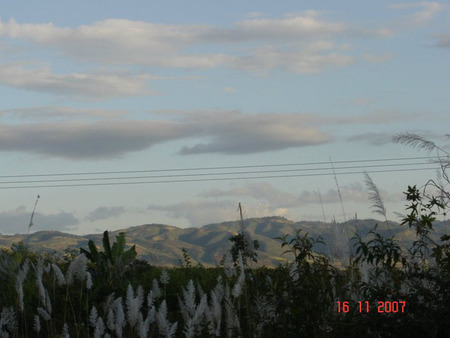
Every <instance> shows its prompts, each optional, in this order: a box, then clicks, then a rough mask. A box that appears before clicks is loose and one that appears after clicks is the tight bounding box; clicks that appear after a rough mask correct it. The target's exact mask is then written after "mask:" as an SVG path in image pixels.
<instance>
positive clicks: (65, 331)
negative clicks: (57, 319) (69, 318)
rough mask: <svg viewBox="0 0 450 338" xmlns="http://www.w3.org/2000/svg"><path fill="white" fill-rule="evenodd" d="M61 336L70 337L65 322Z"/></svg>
mask: <svg viewBox="0 0 450 338" xmlns="http://www.w3.org/2000/svg"><path fill="white" fill-rule="evenodd" d="M61 336H62V337H63V338H70V334H69V327H68V326H67V323H64V326H63V329H62V332H61Z"/></svg>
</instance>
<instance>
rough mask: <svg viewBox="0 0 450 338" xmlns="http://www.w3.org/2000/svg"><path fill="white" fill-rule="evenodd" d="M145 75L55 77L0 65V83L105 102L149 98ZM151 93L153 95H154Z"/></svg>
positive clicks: (40, 70)
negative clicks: (147, 96) (126, 98)
mask: <svg viewBox="0 0 450 338" xmlns="http://www.w3.org/2000/svg"><path fill="white" fill-rule="evenodd" d="M145 82H146V76H145V75H130V74H125V73H121V74H107V73H97V74H95V73H93V74H88V73H72V74H63V75H60V74H54V73H53V72H52V71H51V69H49V68H24V67H23V66H22V65H20V64H9V65H3V66H0V84H3V85H5V86H9V87H14V88H21V89H26V90H33V91H38V92H44V93H50V94H57V95H63V96H68V97H71V98H85V99H86V98H87V99H95V100H97V99H105V98H111V97H120V96H134V95H141V94H145V95H149V94H152V92H151V91H149V90H148V89H146V87H145ZM153 94H154V93H153Z"/></svg>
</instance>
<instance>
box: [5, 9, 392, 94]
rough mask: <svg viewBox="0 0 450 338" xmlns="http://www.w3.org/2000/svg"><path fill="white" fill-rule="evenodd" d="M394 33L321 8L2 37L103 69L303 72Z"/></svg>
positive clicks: (122, 22) (19, 28) (345, 60)
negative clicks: (230, 22) (351, 45)
mask: <svg viewBox="0 0 450 338" xmlns="http://www.w3.org/2000/svg"><path fill="white" fill-rule="evenodd" d="M389 34H391V32H389V31H388V30H386V29H384V28H379V29H372V28H364V27H352V26H350V25H348V24H347V23H344V22H336V21H333V20H329V19H326V18H323V14H322V13H320V12H317V11H305V12H301V13H291V14H289V15H287V16H285V17H283V18H261V17H254V18H252V19H248V20H243V21H239V22H236V23H235V24H234V26H232V27H231V28H228V27H226V28H223V27H216V26H211V25H186V24H185V25H170V24H157V23H151V22H143V21H132V20H126V19H108V20H103V21H97V22H94V23H92V24H88V25H82V26H78V27H75V28H68V27H57V26H55V25H53V24H51V23H49V24H30V23H23V24H21V23H17V22H16V21H14V20H12V19H11V20H9V21H0V36H3V37H7V38H9V39H11V40H23V41H26V42H29V43H31V44H32V45H31V46H29V48H30V49H32V50H36V49H39V48H44V49H45V48H46V49H48V48H51V49H53V50H54V51H56V52H57V55H58V56H59V55H60V54H61V53H62V55H65V56H70V57H72V58H74V59H76V60H84V61H89V62H97V63H101V64H102V65H118V64H119V65H128V66H133V65H146V66H157V67H168V68H212V67H221V66H223V67H230V68H234V69H244V70H256V71H258V72H260V71H269V70H271V69H273V68H276V67H279V68H281V69H284V70H285V71H288V72H294V73H299V74H303V73H317V72H321V71H323V70H325V69H326V68H327V67H329V66H331V67H343V66H348V65H350V64H352V63H353V62H354V58H353V57H352V56H350V55H347V54H344V53H343V52H344V51H345V48H343V46H345V45H348V42H344V43H340V44H336V42H335V41H333V39H335V40H336V41H337V40H338V39H339V40H341V39H352V38H355V37H360V36H365V37H380V36H381V37H384V36H387V35H389ZM314 46H315V47H314ZM205 47H206V48H205ZM212 48H213V49H212ZM211 50H213V52H211ZM252 65H254V66H252ZM47 77H48V76H47ZM133 92H134V91H133Z"/></svg>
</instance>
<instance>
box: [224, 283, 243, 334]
mask: <svg viewBox="0 0 450 338" xmlns="http://www.w3.org/2000/svg"><path fill="white" fill-rule="evenodd" d="M224 304H225V323H226V328H227V336H228V337H231V335H233V333H234V331H235V330H236V329H237V330H239V326H240V325H239V318H238V316H237V314H236V311H235V309H234V307H233V305H232V304H233V302H232V301H231V297H230V288H229V286H228V285H226V286H225V293H224Z"/></svg>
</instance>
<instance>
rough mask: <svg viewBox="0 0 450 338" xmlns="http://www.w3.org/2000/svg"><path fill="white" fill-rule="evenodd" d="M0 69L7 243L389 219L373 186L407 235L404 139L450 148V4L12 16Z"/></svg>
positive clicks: (408, 165) (172, 3) (252, 3)
mask: <svg viewBox="0 0 450 338" xmlns="http://www.w3.org/2000/svg"><path fill="white" fill-rule="evenodd" d="M0 53H1V54H0V96H1V98H2V100H1V102H0V161H1V166H0V176H1V178H0V233H3V234H14V233H26V232H27V231H28V229H29V224H30V220H31V215H32V212H33V209H34V207H35V212H34V214H33V222H32V227H31V229H30V231H31V232H36V231H41V230H58V231H64V232H69V233H73V234H90V233H99V232H102V231H104V230H117V229H126V228H128V227H131V226H137V225H141V224H150V223H163V224H170V225H175V226H178V227H191V226H192V227H200V226H203V225H205V224H209V223H215V222H223V221H229V220H236V219H238V217H239V214H238V212H237V206H238V203H241V204H242V207H243V210H244V216H245V217H246V218H250V217H264V216H283V217H287V218H289V219H291V220H294V221H299V220H319V221H324V220H325V221H331V220H332V219H335V220H336V221H344V220H347V219H350V218H354V217H358V218H373V217H375V218H376V217H377V215H375V214H374V213H373V211H372V210H371V201H370V200H369V199H368V197H367V187H366V185H365V181H364V175H363V172H364V171H366V172H368V174H369V175H370V177H371V178H372V180H373V182H374V183H375V184H376V185H377V187H378V189H379V191H380V194H381V197H382V198H383V200H384V203H385V207H386V210H387V217H388V218H389V219H392V220H396V221H398V220H399V218H398V216H396V213H404V211H405V205H406V201H405V198H404V194H403V191H406V189H407V187H408V185H417V186H421V185H423V184H425V183H426V182H427V180H428V179H430V178H434V177H435V175H436V170H435V168H436V165H435V164H432V163H430V159H429V158H427V156H430V155H434V154H428V153H426V152H423V151H419V150H418V149H413V148H411V147H408V146H406V145H404V144H398V143H394V142H392V137H393V136H395V135H398V134H399V133H414V134H418V135H420V136H422V137H425V138H427V139H429V140H431V141H433V142H435V143H436V144H437V145H439V146H441V147H442V148H443V149H446V150H449V144H450V140H449V137H447V136H446V134H448V126H449V122H450V118H449V117H450V114H449V112H450V86H449V82H448V79H449V78H450V67H449V60H450V4H448V3H445V2H427V1H422V2H405V1H371V2H367V1H347V0H346V1H339V2H336V1H326V0H324V1H301V2H299V1H276V2H275V1H262V0H249V1H234V0H230V1H227V2H219V1H209V0H208V1H206V0H199V1H197V0H192V1H181V0H169V1H128V2H124V1H115V0H108V1H106V0H98V1H94V2H93V1H85V0H79V1H72V2H66V1H56V0H48V1H15V2H12V1H8V2H2V3H1V4H0ZM38 195H39V199H37V196H38ZM36 201H37V204H36ZM341 201H342V203H341ZM378 218H379V215H378Z"/></svg>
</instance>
